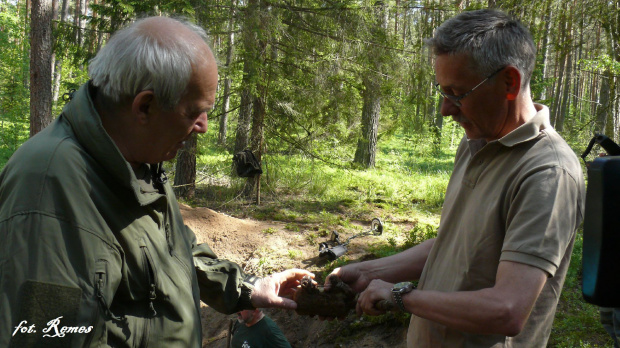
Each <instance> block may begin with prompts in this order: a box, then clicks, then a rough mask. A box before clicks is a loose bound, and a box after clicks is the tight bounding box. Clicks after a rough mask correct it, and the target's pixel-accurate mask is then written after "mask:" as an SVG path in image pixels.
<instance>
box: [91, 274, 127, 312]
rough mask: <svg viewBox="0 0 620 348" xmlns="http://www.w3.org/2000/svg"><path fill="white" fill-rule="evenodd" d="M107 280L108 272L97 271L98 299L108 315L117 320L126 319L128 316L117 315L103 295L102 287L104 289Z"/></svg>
mask: <svg viewBox="0 0 620 348" xmlns="http://www.w3.org/2000/svg"><path fill="white" fill-rule="evenodd" d="M105 281H106V274H105V272H101V271H100V272H97V274H96V282H97V285H96V286H97V289H96V294H97V299H98V300H99V305H100V306H101V307H102V308H103V311H104V312H105V314H106V315H107V316H108V318H110V319H112V320H115V321H125V320H126V319H127V318H126V317H125V316H124V315H121V316H116V315H114V313H112V311H111V310H110V307H109V306H108V303H107V302H106V300H105V297H104V296H103V290H102V289H103V286H104V285H105Z"/></svg>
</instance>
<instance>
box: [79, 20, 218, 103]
mask: <svg viewBox="0 0 620 348" xmlns="http://www.w3.org/2000/svg"><path fill="white" fill-rule="evenodd" d="M147 19H148V18H143V19H140V20H138V21H136V22H135V23H133V24H132V25H130V26H128V27H126V28H124V29H121V30H119V31H117V32H116V33H114V34H113V35H112V37H111V38H110V40H109V41H108V43H107V44H106V45H105V46H104V47H103V48H102V49H101V50H100V51H99V53H97V55H96V56H95V58H93V59H92V60H91V61H90V66H89V67H88V72H89V75H90V78H91V80H92V83H93V85H94V86H96V87H99V89H100V91H101V93H102V94H103V95H104V96H106V97H108V98H110V99H112V100H113V101H115V102H120V101H121V99H122V98H123V97H128V96H134V95H136V94H137V93H139V92H141V91H145V90H152V91H153V93H154V95H155V97H156V98H157V100H159V101H160V102H161V104H162V105H163V106H164V107H165V108H168V109H173V108H174V107H175V106H176V105H177V104H178V103H179V101H180V100H181V97H182V94H183V92H184V91H185V88H186V87H187V85H188V83H189V80H190V78H191V74H192V65H194V63H195V62H197V60H198V59H201V58H204V57H200V56H199V52H200V51H199V50H198V49H197V47H196V45H195V42H194V41H192V40H189V39H186V38H183V37H172V36H171V35H161V33H153V32H150V31H149V30H146V29H145V28H142V26H141V25H140V24H141V23H142V22H144V21H145V20H147ZM166 20H169V21H172V22H175V23H177V24H180V25H183V26H185V27H186V28H187V29H189V30H190V31H192V32H194V33H196V34H197V35H198V36H199V37H200V38H202V40H204V41H205V43H206V42H207V40H208V39H207V34H206V32H205V30H204V29H202V28H201V27H199V26H197V25H195V24H192V23H190V22H188V21H185V20H179V19H172V18H166Z"/></svg>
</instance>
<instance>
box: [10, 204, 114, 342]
mask: <svg viewBox="0 0 620 348" xmlns="http://www.w3.org/2000/svg"><path fill="white" fill-rule="evenodd" d="M0 239H2V240H3V243H2V244H3V245H2V247H1V248H0V347H7V346H8V347H32V346H37V345H38V346H49V347H52V346H62V347H81V346H84V345H85V344H87V343H86V342H93V340H98V339H97V338H96V336H101V335H102V334H103V332H104V330H103V326H104V325H103V321H102V320H103V316H104V314H103V312H102V308H101V306H100V303H99V300H98V296H97V294H99V295H101V298H106V297H107V298H110V296H109V294H110V292H111V290H110V288H111V287H113V286H114V285H113V283H114V282H113V281H111V280H110V278H109V276H110V273H111V272H113V268H115V266H113V264H116V265H118V264H119V262H120V260H119V258H120V255H119V254H115V253H110V252H109V251H110V250H112V249H113V248H112V247H111V246H110V245H105V243H102V241H101V240H100V239H99V238H98V237H96V236H95V234H93V233H91V232H89V231H87V230H84V229H81V228H78V227H76V226H75V225H73V224H72V223H70V222H69V221H66V220H64V219H62V218H58V217H54V216H50V215H49V214H44V213H40V212H23V213H19V214H15V215H14V216H12V217H10V218H8V219H6V220H3V221H1V222H0ZM112 254H115V256H114V257H111V255H112ZM117 271H118V270H117ZM97 284H98V285H97ZM97 286H99V288H98V287H97ZM64 326H66V327H78V328H83V329H82V331H80V332H78V333H75V334H71V335H63V334H62V332H61V328H62V327H64ZM24 327H26V328H27V329H22V328H24Z"/></svg>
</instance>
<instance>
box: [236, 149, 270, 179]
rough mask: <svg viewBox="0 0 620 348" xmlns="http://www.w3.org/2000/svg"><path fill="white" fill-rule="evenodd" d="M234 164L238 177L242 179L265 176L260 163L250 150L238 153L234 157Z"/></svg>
mask: <svg viewBox="0 0 620 348" xmlns="http://www.w3.org/2000/svg"><path fill="white" fill-rule="evenodd" d="M233 164H234V166H235V170H236V171H237V175H239V176H240V177H242V178H253V177H255V176H257V175H260V174H263V170H262V169H261V166H260V163H259V162H258V160H257V159H256V156H254V154H253V153H252V151H250V150H243V151H241V152H237V153H236V154H235V155H234V156H233Z"/></svg>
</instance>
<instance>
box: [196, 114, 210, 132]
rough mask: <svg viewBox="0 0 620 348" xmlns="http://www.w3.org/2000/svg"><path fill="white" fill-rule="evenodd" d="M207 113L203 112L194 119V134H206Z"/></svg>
mask: <svg viewBox="0 0 620 348" xmlns="http://www.w3.org/2000/svg"><path fill="white" fill-rule="evenodd" d="M207 125H208V121H207V112H206V111H205V112H203V113H202V114H200V116H198V118H197V119H196V123H194V132H196V133H206V132H207Z"/></svg>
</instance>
